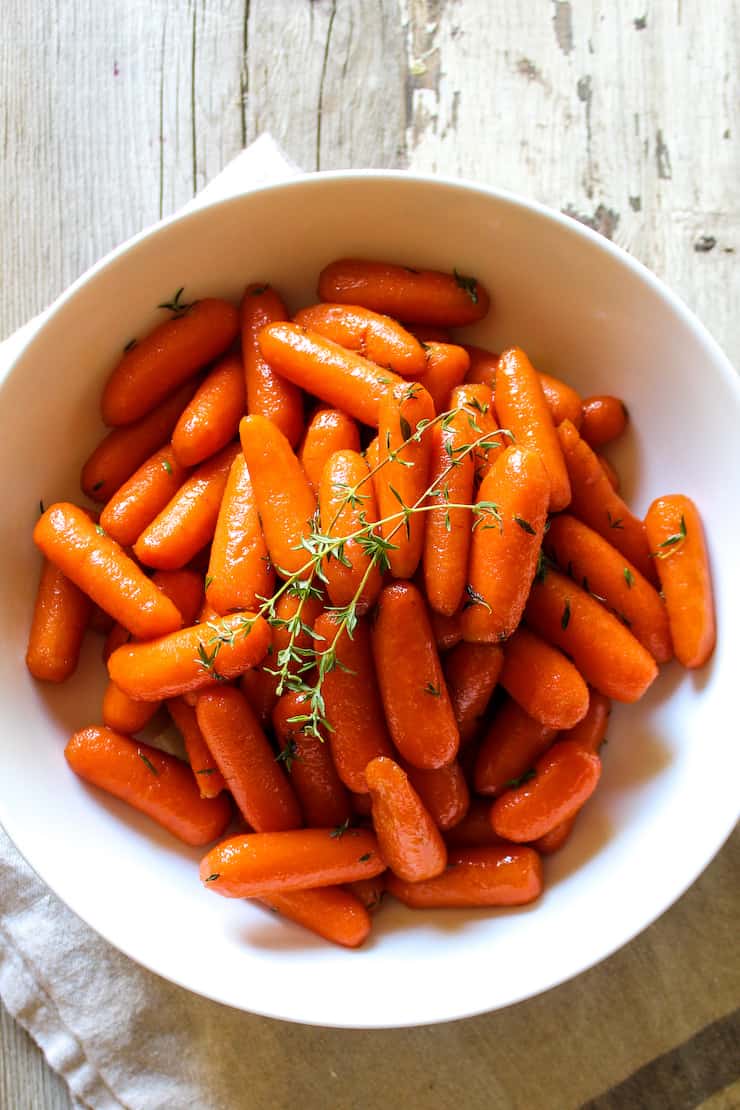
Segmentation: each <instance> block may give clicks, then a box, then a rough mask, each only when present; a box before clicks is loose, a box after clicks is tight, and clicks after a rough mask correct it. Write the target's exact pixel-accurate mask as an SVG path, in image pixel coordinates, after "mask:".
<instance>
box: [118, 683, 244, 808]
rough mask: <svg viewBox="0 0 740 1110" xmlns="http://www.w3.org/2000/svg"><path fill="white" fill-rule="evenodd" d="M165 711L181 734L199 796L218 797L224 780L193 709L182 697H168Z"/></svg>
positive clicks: (143, 703)
mask: <svg viewBox="0 0 740 1110" xmlns="http://www.w3.org/2000/svg"><path fill="white" fill-rule="evenodd" d="M146 704H147V702H139V705H146ZM167 712H168V713H169V715H170V717H171V718H172V720H173V722H174V724H175V727H176V728H177V729H178V731H179V732H180V734H181V735H182V738H183V741H184V743H185V751H186V752H187V753H188V760H189V761H190V768H191V770H192V772H193V776H194V777H195V781H196V783H197V784H198V791H199V793H200V796H201V798H216V797H218V795H219V794H220V793H221V791H222V790H225V789H226V782H225V780H224V777H223V775H222V774H221V772H220V771H219V769H218V766H217V764H216V760H215V759H214V758H213V756H212V755H211V751H210V748H209V747H208V744H207V743H206V741H205V738H204V736H203V733H202V732H201V731H200V726H199V725H198V718H197V717H196V715H195V709H194V708H193V707H192V706H190V705H188V704H187V703H186V702H185V701H184V700H183V699H182V698H169V699H168V700H167Z"/></svg>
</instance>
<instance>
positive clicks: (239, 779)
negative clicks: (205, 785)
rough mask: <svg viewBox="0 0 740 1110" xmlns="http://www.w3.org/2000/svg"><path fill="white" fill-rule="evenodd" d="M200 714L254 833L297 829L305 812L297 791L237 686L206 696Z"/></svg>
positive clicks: (202, 728) (209, 742) (213, 751)
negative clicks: (300, 804) (295, 792)
mask: <svg viewBox="0 0 740 1110" xmlns="http://www.w3.org/2000/svg"><path fill="white" fill-rule="evenodd" d="M195 714H196V718H197V721H198V727H199V728H200V731H201V732H202V733H203V739H204V740H205V742H206V744H207V745H208V750H209V751H210V753H211V755H212V756H213V758H214V759H215V761H216V765H217V766H218V769H219V771H220V772H221V774H222V775H223V777H224V780H225V782H226V785H227V787H228V788H229V790H230V791H231V793H232V795H233V798H234V801H235V802H236V804H237V806H238V807H239V812H240V813H241V815H242V817H243V818H244V820H245V821H246V822H247V824H248V825H251V826H252V828H253V829H254V830H255V832H279V831H280V830H282V829H296V828H298V826H299V825H300V824H301V823H302V822H301V811H300V809H299V807H298V802H297V800H296V797H295V794H294V793H293V787H292V786H291V784H290V783H289V782H288V780H287V778H286V777H285V775H284V773H283V771H282V769H281V767H280V764H279V763H278V762H277V760H276V759H275V754H274V752H273V750H272V748H271V747H270V743H269V741H268V739H267V737H266V736H265V734H264V732H263V731H262V727H261V725H260V723H259V721H258V720H257V718H256V716H255V715H254V712H253V711H252V709H251V708H250V706H249V703H248V702H247V699H246V698H245V697H244V695H243V694H241V693H240V692H239V691H238V690H237V689H235V688H234V687H233V686H224V687H222V688H221V689H219V690H207V691H205V692H204V693H202V694H201V695H200V697H199V698H198V701H197V704H196V707H195Z"/></svg>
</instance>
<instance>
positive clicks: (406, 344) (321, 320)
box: [293, 304, 426, 381]
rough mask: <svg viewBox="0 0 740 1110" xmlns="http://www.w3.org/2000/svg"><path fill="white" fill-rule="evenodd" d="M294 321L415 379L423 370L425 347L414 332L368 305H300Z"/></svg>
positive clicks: (379, 364) (397, 372)
mask: <svg viewBox="0 0 740 1110" xmlns="http://www.w3.org/2000/svg"><path fill="white" fill-rule="evenodd" d="M293 322H294V323H296V324H300V325H301V327H304V328H310V329H311V331H316V332H318V333H319V335H323V336H325V337H326V338H327V339H332V340H333V341H334V342H335V343H339V344H340V345H341V346H342V347H347V348H348V350H350V351H357V352H358V353H359V354H361V355H363V356H364V357H365V358H369V359H370V361H371V362H375V363H377V365H378V366H385V367H387V368H388V369H389V370H393V371H394V372H395V373H396V374H401V375H402V376H403V377H404V378H413V379H414V381H418V380H419V378H421V376H422V375H423V374H424V372H425V370H426V358H425V357H424V348H423V347H422V345H421V343H420V342H419V340H418V339H417V338H416V336H415V335H412V334H411V333H410V332H408V331H406V329H405V328H404V327H403V326H402V325H401V324H399V323H398V321H397V320H393V319H391V317H390V316H382V315H380V313H378V312H373V311H372V310H371V309H369V308H361V307H360V306H359V305H353V304H315V305H312V306H311V307H310V308H302V309H301V310H300V312H298V313H296V315H295V316H294V317H293Z"/></svg>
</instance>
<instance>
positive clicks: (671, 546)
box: [651, 513, 686, 559]
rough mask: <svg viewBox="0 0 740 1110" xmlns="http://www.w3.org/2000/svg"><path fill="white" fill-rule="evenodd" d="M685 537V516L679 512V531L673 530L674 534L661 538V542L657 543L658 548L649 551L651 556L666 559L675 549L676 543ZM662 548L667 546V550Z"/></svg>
mask: <svg viewBox="0 0 740 1110" xmlns="http://www.w3.org/2000/svg"><path fill="white" fill-rule="evenodd" d="M685 539H686V519H685V517H684V515H683V513H682V514H681V527H680V529H679V531H678V532H674V534H673V535H672V536H669V537H668V539H667V540H663V542H662V543H659V544H658V550H657V551H653V552H651V555H652V557H653V558H654V559H667V558H668V556H669V555H672V554H673V551H674V550H675V548H676V547H677V545H678V544H680V543H683V541H684V540H685ZM662 548H668V550H667V551H664V550H662Z"/></svg>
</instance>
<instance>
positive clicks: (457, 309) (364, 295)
mask: <svg viewBox="0 0 740 1110" xmlns="http://www.w3.org/2000/svg"><path fill="white" fill-rule="evenodd" d="M319 297H320V298H321V300H322V301H338V302H339V303H340V304H358V305H364V306H365V308H371V309H373V310H374V311H375V312H384V313H387V314H388V315H389V316H395V317H396V318H397V319H399V320H409V321H412V322H413V323H415V324H433V325H436V326H439V327H443V328H461V327H465V325H466V324H473V323H475V321H476V320H482V319H483V317H484V316H485V315H486V313H487V312H488V307H489V304H490V301H489V297H488V293H487V291H486V290H485V288H484V287H483V286H482V285H481V283H480V282H479V281H477V280H476V279H475V278H469V277H465V276H463V275H462V274H459V273H458V272H457V270H455V271H454V272H453V273H451V274H445V273H441V272H440V271H439V270H411V269H409V268H408V267H407V266H396V265H394V264H393V263H390V262H368V261H366V260H364V259H358V258H340V259H338V260H337V261H336V262H332V263H330V264H329V265H328V266H326V267H325V268H324V269H323V270H322V271H321V274H320V275H319Z"/></svg>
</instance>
